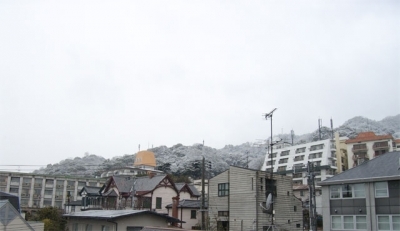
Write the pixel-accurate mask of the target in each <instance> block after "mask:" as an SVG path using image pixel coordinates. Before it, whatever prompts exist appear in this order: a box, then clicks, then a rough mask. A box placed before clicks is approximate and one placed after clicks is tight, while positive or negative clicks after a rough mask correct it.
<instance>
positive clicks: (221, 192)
mask: <svg viewBox="0 0 400 231" xmlns="http://www.w3.org/2000/svg"><path fill="white" fill-rule="evenodd" d="M218 196H219V197H224V196H229V183H222V184H218Z"/></svg>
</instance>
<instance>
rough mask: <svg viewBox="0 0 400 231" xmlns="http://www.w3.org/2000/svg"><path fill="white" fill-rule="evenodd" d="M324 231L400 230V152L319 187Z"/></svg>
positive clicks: (380, 157) (378, 158) (344, 173)
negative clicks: (320, 189)
mask: <svg viewBox="0 0 400 231" xmlns="http://www.w3.org/2000/svg"><path fill="white" fill-rule="evenodd" d="M319 185H320V186H322V208H323V210H322V215H323V226H324V230H327V231H329V230H332V231H333V230H400V215H399V214H400V152H399V151H396V152H388V153H385V154H383V155H379V156H377V157H376V158H374V159H372V160H369V161H365V162H363V163H360V164H359V165H358V166H356V167H354V168H351V169H349V170H347V171H345V172H343V173H340V174H338V175H336V176H334V177H331V178H329V179H327V180H325V181H322V182H320V183H319Z"/></svg>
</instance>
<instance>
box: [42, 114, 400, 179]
mask: <svg viewBox="0 0 400 231" xmlns="http://www.w3.org/2000/svg"><path fill="white" fill-rule="evenodd" d="M336 131H337V132H339V134H340V136H347V137H349V138H352V137H354V136H356V135H357V134H358V133H360V132H365V131H373V132H375V133H376V134H377V135H383V134H392V135H393V136H394V137H395V138H400V114H399V115H396V116H389V117H386V118H385V119H383V120H381V121H374V120H370V119H368V118H365V117H361V116H357V117H354V118H352V119H350V120H348V121H346V122H345V123H344V124H343V125H341V126H339V127H337V128H334V132H336ZM331 135H332V131H331V129H330V128H327V127H322V129H321V137H322V138H323V139H327V138H330V137H331ZM318 138H319V131H318V129H317V130H315V131H314V132H312V133H308V134H303V135H294V139H293V142H294V143H302V142H309V141H313V140H317V139H318ZM278 139H279V140H280V139H282V140H283V141H285V142H289V143H291V142H292V138H291V136H290V134H281V135H279V136H277V137H274V140H278ZM150 150H151V151H153V152H154V153H155V156H156V159H157V163H158V165H159V166H161V167H163V165H168V167H169V169H170V172H171V173H175V174H194V171H195V170H194V169H193V166H194V165H193V163H195V162H196V161H200V160H201V157H202V154H203V152H204V157H205V159H206V160H207V161H210V162H211V165H212V169H211V175H216V174H219V173H221V172H223V171H225V170H226V169H227V168H228V167H229V166H230V165H234V166H240V167H246V166H247V165H248V167H249V168H253V169H259V168H260V167H261V166H262V163H263V161H264V158H265V153H266V144H261V145H256V144H254V143H244V144H241V145H226V146H225V147H223V148H221V149H215V148H212V147H207V146H205V147H204V150H203V145H202V144H193V145H192V146H184V145H182V144H176V145H174V146H172V147H166V146H160V147H155V148H153V149H150ZM133 161H134V156H133V155H125V156H120V157H114V158H112V159H107V160H106V159H104V158H103V157H100V156H96V155H87V154H86V155H85V156H84V157H82V158H80V157H76V158H74V159H66V160H62V161H60V163H58V164H54V165H51V164H49V165H48V166H47V167H46V168H42V169H40V170H36V171H34V172H35V173H37V174H52V175H79V176H96V175H99V174H100V173H101V172H102V171H106V170H109V169H112V168H118V167H122V166H131V165H132V164H133ZM194 177H195V178H196V176H194Z"/></svg>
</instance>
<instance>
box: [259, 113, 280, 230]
mask: <svg viewBox="0 0 400 231" xmlns="http://www.w3.org/2000/svg"><path fill="white" fill-rule="evenodd" d="M276 109H277V108H275V109H274V110H272V111H271V112H270V113H267V114H264V115H263V116H264V118H265V119H266V120H268V119H270V120H271V142H270V147H271V154H270V155H271V173H270V180H269V182H270V183H269V185H268V186H269V187H268V188H267V185H265V186H266V188H265V189H266V190H265V197H266V208H264V207H263V206H261V207H262V208H263V209H266V210H267V211H271V225H270V226H269V227H268V228H267V229H266V231H275V230H279V229H278V227H276V225H275V224H274V215H275V214H274V213H275V211H274V191H276V187H275V184H274V154H273V146H274V145H275V144H276V143H274V142H273V140H272V137H273V134H272V116H273V114H274V112H275V111H276ZM265 178H266V179H267V178H268V173H267V171H265ZM275 193H276V192H275Z"/></svg>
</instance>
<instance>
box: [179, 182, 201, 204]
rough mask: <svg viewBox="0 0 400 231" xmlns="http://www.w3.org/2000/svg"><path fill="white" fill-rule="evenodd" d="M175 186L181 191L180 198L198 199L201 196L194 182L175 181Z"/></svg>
mask: <svg viewBox="0 0 400 231" xmlns="http://www.w3.org/2000/svg"><path fill="white" fill-rule="evenodd" d="M175 187H176V189H177V190H178V192H179V198H180V199H181V200H182V199H191V200H198V199H199V198H200V196H201V195H200V193H199V191H198V190H197V188H196V187H195V186H194V185H193V184H187V183H175Z"/></svg>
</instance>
